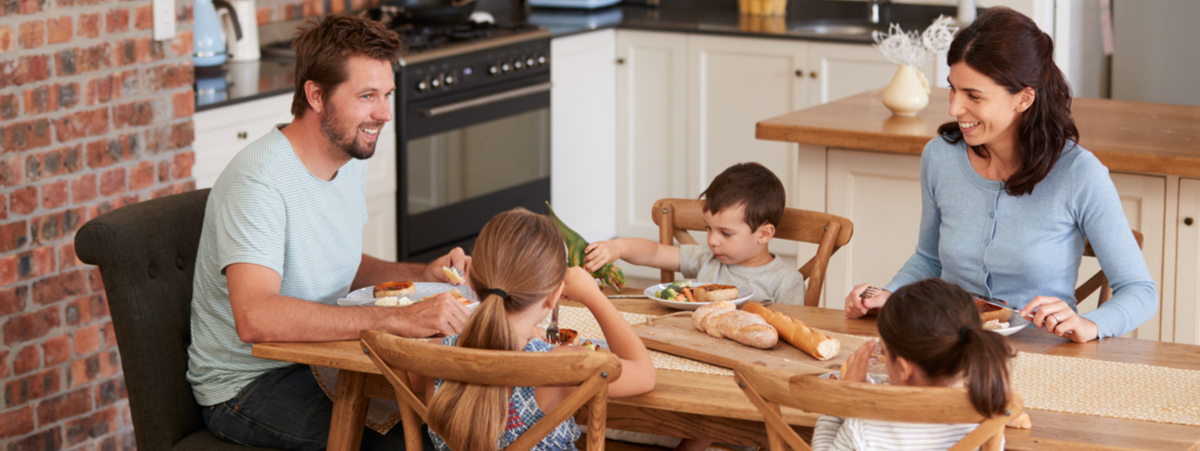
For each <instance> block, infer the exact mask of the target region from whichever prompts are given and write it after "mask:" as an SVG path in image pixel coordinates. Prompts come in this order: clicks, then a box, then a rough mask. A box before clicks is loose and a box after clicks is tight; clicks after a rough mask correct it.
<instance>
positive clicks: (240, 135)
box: [238, 132, 248, 139]
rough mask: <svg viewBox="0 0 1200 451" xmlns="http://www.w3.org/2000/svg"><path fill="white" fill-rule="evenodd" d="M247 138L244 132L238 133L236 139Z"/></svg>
mask: <svg viewBox="0 0 1200 451" xmlns="http://www.w3.org/2000/svg"><path fill="white" fill-rule="evenodd" d="M247 136H248V135H247V134H246V132H238V139H246V137H247Z"/></svg>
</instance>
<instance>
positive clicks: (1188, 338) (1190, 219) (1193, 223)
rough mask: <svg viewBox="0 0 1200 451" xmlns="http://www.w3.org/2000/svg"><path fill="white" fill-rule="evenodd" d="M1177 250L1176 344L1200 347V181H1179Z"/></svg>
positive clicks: (1176, 224) (1169, 228)
mask: <svg viewBox="0 0 1200 451" xmlns="http://www.w3.org/2000/svg"><path fill="white" fill-rule="evenodd" d="M1177 219H1178V221H1177V222H1174V224H1175V225H1174V226H1171V227H1168V230H1169V231H1170V230H1175V228H1176V227H1178V233H1179V234H1178V237H1179V238H1178V248H1177V255H1176V267H1175V269H1176V275H1175V299H1176V302H1175V306H1174V307H1175V308H1174V311H1175V320H1174V328H1175V331H1174V332H1175V333H1174V338H1175V342H1176V343H1186V344H1200V308H1198V307H1197V300H1198V299H1200V224H1198V223H1197V221H1200V180H1196V179H1188V178H1182V179H1180V180H1179V215H1178V218H1177Z"/></svg>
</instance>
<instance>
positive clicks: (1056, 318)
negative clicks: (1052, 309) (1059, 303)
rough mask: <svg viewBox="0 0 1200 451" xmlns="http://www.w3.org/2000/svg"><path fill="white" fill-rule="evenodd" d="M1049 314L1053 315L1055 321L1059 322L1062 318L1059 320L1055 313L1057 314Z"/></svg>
mask: <svg viewBox="0 0 1200 451" xmlns="http://www.w3.org/2000/svg"><path fill="white" fill-rule="evenodd" d="M1050 316H1053V317H1054V322H1056V323H1061V322H1062V320H1061V319H1058V315H1057V314H1054V313H1051V314H1050Z"/></svg>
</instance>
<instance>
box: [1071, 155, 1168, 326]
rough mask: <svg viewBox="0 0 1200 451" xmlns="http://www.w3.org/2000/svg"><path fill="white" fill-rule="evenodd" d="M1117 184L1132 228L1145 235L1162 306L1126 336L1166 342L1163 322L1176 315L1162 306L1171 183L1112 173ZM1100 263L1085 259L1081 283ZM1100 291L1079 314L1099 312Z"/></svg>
mask: <svg viewBox="0 0 1200 451" xmlns="http://www.w3.org/2000/svg"><path fill="white" fill-rule="evenodd" d="M1110 176H1111V177H1112V181H1113V184H1114V185H1116V187H1117V193H1118V194H1119V195H1120V196H1121V207H1122V209H1123V210H1124V211H1125V217H1126V218H1128V219H1129V227H1130V228H1131V229H1133V230H1137V231H1138V232H1141V233H1142V256H1143V257H1144V258H1145V259H1146V267H1147V268H1148V269H1149V270H1150V276H1151V277H1152V278H1153V279H1154V284H1155V286H1156V287H1159V288H1158V295H1159V299H1160V307H1159V309H1158V312H1157V313H1156V314H1155V315H1154V318H1151V319H1150V320H1149V321H1146V323H1145V324H1142V326H1141V327H1139V328H1138V329H1137V330H1136V331H1134V332H1131V333H1129V334H1127V335H1126V337H1128V338H1141V339H1146V340H1164V339H1165V340H1166V341H1171V339H1170V337H1165V336H1163V335H1162V333H1161V329H1162V323H1164V322H1168V323H1169V322H1171V321H1172V319H1173V314H1174V312H1172V311H1166V310H1164V309H1163V308H1162V307H1161V299H1162V295H1163V291H1162V286H1163V218H1164V215H1165V213H1166V188H1167V181H1166V178H1165V177H1163V176H1152V175H1141V174H1124V173H1112V174H1110ZM1099 270H1100V263H1099V262H1097V261H1096V259H1095V258H1092V257H1085V258H1084V259H1083V261H1082V262H1081V263H1080V265H1079V279H1078V282H1077V283H1078V284H1083V283H1084V282H1086V281H1087V280H1088V279H1090V278H1091V277H1092V275H1094V274H1096V271H1099ZM1099 297H1100V295H1099V291H1097V293H1096V294H1093V295H1091V296H1089V297H1088V298H1087V299H1081V300H1080V301H1079V312H1080V313H1084V312H1089V311H1092V310H1095V309H1096V302H1097V299H1099Z"/></svg>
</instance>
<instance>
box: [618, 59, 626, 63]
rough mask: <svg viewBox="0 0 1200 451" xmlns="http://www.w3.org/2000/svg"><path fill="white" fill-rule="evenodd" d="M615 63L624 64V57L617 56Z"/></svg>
mask: <svg viewBox="0 0 1200 451" xmlns="http://www.w3.org/2000/svg"><path fill="white" fill-rule="evenodd" d="M617 64H625V58H617Z"/></svg>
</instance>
